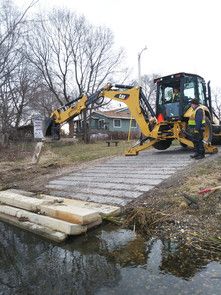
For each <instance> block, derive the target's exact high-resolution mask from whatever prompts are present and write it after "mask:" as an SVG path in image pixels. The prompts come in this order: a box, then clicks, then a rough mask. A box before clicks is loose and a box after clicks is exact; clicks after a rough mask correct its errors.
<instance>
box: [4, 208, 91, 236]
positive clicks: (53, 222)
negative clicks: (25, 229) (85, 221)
mask: <svg viewBox="0 0 221 295" xmlns="http://www.w3.org/2000/svg"><path fill="white" fill-rule="evenodd" d="M0 213H4V214H7V215H11V216H14V217H17V218H18V219H19V220H25V221H29V222H31V223H35V224H38V225H42V226H45V227H47V228H50V229H53V230H56V231H60V232H63V233H65V234H67V235H79V234H81V233H83V232H86V230H87V227H86V226H82V225H79V224H73V223H70V222H66V221H63V220H58V219H55V218H51V217H48V216H43V215H39V214H35V213H33V212H28V211H26V210H22V209H18V208H14V207H10V206H5V205H0Z"/></svg>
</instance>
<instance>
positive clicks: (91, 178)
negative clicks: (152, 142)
mask: <svg viewBox="0 0 221 295" xmlns="http://www.w3.org/2000/svg"><path fill="white" fill-rule="evenodd" d="M192 161H194V160H191V159H190V157H189V153H187V152H186V151H184V150H182V149H181V148H175V149H170V150H168V151H156V150H149V151H146V152H143V153H140V154H139V155H138V156H135V157H125V156H120V157H114V158H112V159H109V160H107V161H104V162H103V163H102V164H97V165H94V166H91V167H87V168H84V169H81V170H79V171H75V172H72V173H69V174H68V175H64V176H62V177H59V178H56V179H54V180H51V181H50V182H49V183H48V185H47V186H46V187H47V188H48V189H49V190H50V194H52V195H54V196H57V197H66V198H72V199H76V200H81V201H87V202H96V203H100V204H109V205H117V206H125V205H127V204H128V203H130V202H131V201H133V200H134V199H136V198H139V197H141V196H142V195H143V193H145V192H147V191H149V190H150V189H152V188H154V187H155V186H156V185H158V184H160V183H161V182H162V181H165V180H166V179H168V178H169V177H171V176H172V175H173V174H174V173H175V172H176V171H178V170H181V169H184V168H185V167H186V166H187V165H189V164H190V163H191V162H192Z"/></svg>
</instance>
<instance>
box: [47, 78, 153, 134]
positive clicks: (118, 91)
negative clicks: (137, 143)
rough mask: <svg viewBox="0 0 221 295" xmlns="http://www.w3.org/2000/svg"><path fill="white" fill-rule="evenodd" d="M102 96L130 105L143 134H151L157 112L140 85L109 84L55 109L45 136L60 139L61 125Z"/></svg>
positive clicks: (48, 122) (129, 107)
mask: <svg viewBox="0 0 221 295" xmlns="http://www.w3.org/2000/svg"><path fill="white" fill-rule="evenodd" d="M102 97H106V98H109V99H111V100H115V101H119V102H123V103H125V104H126V105H127V106H128V109H129V110H130V112H131V115H132V117H133V118H134V119H135V120H136V122H137V124H138V126H139V127H140V130H141V132H142V134H143V135H144V136H146V137H148V136H150V133H151V131H150V130H151V129H152V125H153V123H154V122H155V121H156V120H155V112H154V110H153V109H152V107H151V106H150V104H149V102H148V100H147V98H146V96H145V95H144V93H143V91H142V89H141V88H140V87H133V86H129V85H120V84H114V85H113V84H107V85H105V86H104V87H103V88H101V89H100V90H98V91H96V92H95V93H93V94H92V95H89V96H87V95H83V96H81V97H79V98H77V99H75V100H72V101H71V102H69V103H67V104H66V105H64V106H62V107H61V108H58V109H56V110H54V111H53V112H52V114H51V116H50V118H49V119H47V120H46V122H45V129H44V134H45V136H52V137H54V138H56V139H59V136H58V133H59V127H60V125H61V124H63V123H65V122H68V121H69V120H71V119H73V118H75V117H76V116H78V115H79V114H80V113H81V112H82V111H84V110H85V109H87V108H88V106H89V105H91V104H92V103H94V102H96V101H98V100H100V99H101V98H102Z"/></svg>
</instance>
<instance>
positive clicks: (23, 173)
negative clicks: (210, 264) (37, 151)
mask: <svg viewBox="0 0 221 295" xmlns="http://www.w3.org/2000/svg"><path fill="white" fill-rule="evenodd" d="M32 153H33V149H30V151H27V150H25V152H24V153H23V154H22V153H20V154H19V155H18V154H17V153H16V151H12V150H10V151H7V150H4V151H1V161H0V190H4V189H7V188H17V189H23V190H27V191H34V192H39V193H40V192H41V193H42V192H44V193H47V190H46V189H44V185H45V184H46V183H48V181H49V180H50V179H52V178H54V177H55V176H58V175H62V174H65V173H68V172H70V171H74V170H78V169H79V168H82V167H85V166H88V165H91V164H92V163H93V164H94V163H96V162H100V161H104V160H105V158H102V159H95V160H92V161H89V162H84V163H74V162H72V163H69V164H67V163H62V162H59V161H55V160H53V159H54V158H55V157H54V155H53V154H52V152H51V151H46V152H45V154H44V157H45V159H44V161H42V162H41V163H40V164H39V165H32V164H31V155H32ZM49 158H50V161H49V160H48V159H49ZM18 159H19V160H18ZM46 159H47V160H46ZM220 171H221V156H220V155H213V156H212V157H207V158H205V159H203V160H201V161H196V162H195V165H194V166H193V167H189V168H187V169H185V171H181V172H179V173H176V174H175V175H173V176H172V177H171V178H170V179H169V180H166V181H164V182H163V183H161V184H160V185H159V186H157V187H156V188H155V189H153V190H151V191H149V192H148V193H146V194H145V195H143V197H142V198H139V200H136V201H134V202H133V203H131V204H130V205H129V206H128V207H127V208H126V210H125V213H126V214H125V215H124V217H123V219H122V218H121V224H122V220H123V226H124V227H129V228H132V229H134V230H135V231H137V232H139V233H141V234H143V235H155V236H159V237H164V238H170V239H172V240H175V241H182V242H184V243H185V244H187V245H190V246H191V247H196V248H197V249H201V248H202V249H204V251H207V249H208V251H210V252H211V251H214V253H217V251H218V252H219V253H221V189H218V190H216V191H214V192H209V193H206V194H203V195H200V194H199V193H198V192H199V191H200V190H202V189H205V188H207V187H216V186H219V185H221V173H220ZM202 245H203V246H202Z"/></svg>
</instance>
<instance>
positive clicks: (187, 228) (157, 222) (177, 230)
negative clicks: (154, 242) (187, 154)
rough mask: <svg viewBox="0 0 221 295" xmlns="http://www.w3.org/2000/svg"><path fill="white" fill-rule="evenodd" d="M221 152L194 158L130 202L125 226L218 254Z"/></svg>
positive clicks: (220, 232)
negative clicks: (201, 158) (203, 157)
mask: <svg viewBox="0 0 221 295" xmlns="http://www.w3.org/2000/svg"><path fill="white" fill-rule="evenodd" d="M220 171H221V156H220V155H213V156H212V158H211V157H210V158H207V159H204V160H201V161H196V162H195V165H194V166H193V167H189V168H187V169H186V170H185V171H181V172H179V173H177V174H175V175H174V176H173V177H171V178H170V180H166V181H164V182H163V183H161V184H160V185H159V186H158V187H156V188H155V189H154V190H152V191H149V192H148V193H146V194H145V195H144V196H143V198H142V199H139V201H135V202H134V203H132V204H130V205H129V206H128V208H127V210H126V215H125V220H124V226H128V227H130V228H134V229H135V230H136V231H138V232H139V233H141V234H143V235H150V234H151V235H155V236H158V237H161V238H164V239H165V238H166V239H167V238H169V239H171V240H174V241H178V242H182V243H184V244H185V245H189V246H191V247H195V248H196V249H197V250H203V251H209V252H210V253H213V252H214V254H215V255H217V254H218V255H220V256H221V188H220V189H217V190H215V191H211V192H208V193H204V194H199V192H200V191H201V190H203V189H205V188H213V187H216V186H219V185H220V186H221V172H220Z"/></svg>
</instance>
